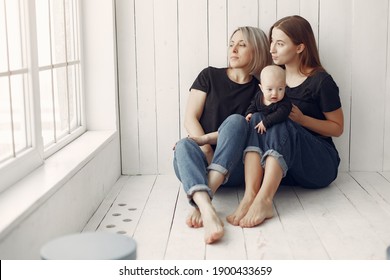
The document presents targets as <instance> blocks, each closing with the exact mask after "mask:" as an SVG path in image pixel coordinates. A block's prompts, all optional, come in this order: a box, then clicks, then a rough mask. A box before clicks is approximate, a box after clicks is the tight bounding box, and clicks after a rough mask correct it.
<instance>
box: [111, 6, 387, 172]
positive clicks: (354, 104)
mask: <svg viewBox="0 0 390 280" xmlns="http://www.w3.org/2000/svg"><path fill="white" fill-rule="evenodd" d="M116 4H117V30H118V76H119V91H120V108H121V135H122V138H121V140H122V164H123V168H122V171H123V173H125V174H137V173H141V174H148V173H169V172H172V171H173V170H172V157H173V153H172V146H173V144H174V142H175V141H176V140H177V139H179V138H180V137H183V136H186V135H187V133H186V131H185V129H184V128H183V116H184V111H185V108H186V102H187V97H188V90H189V87H190V86H191V84H192V82H193V81H194V80H195V78H196V76H197V75H198V73H199V72H200V71H201V70H202V69H203V68H205V67H207V66H208V65H212V66H216V67H224V66H226V63H227V58H226V54H227V44H228V38H229V36H230V34H231V32H232V31H233V30H234V29H235V28H237V27H238V26H244V25H252V26H259V27H260V28H262V29H263V30H264V31H265V32H266V33H267V34H268V32H269V28H270V26H271V25H272V24H273V23H274V22H275V21H276V20H277V19H280V18H282V17H284V16H287V15H293V14H300V15H302V16H303V17H305V18H306V19H307V20H308V21H309V22H310V23H311V25H312V28H313V31H314V33H315V36H316V39H317V43H318V47H319V50H320V56H321V61H322V63H323V65H324V67H325V68H326V69H327V70H328V72H329V73H330V74H331V75H332V77H333V78H334V80H335V81H336V83H337V84H338V86H339V88H340V96H341V100H342V105H343V110H344V117H345V129H344V134H343V135H342V136H341V137H339V138H337V139H335V143H336V145H337V147H338V149H339V151H340V156H341V158H342V162H341V166H340V169H341V170H343V171H344V170H353V171H359V170H367V171H369V170H371V171H372V170H375V171H382V170H389V169H390V148H388V146H389V145H386V143H390V113H388V112H389V111H390V78H389V76H390V75H389V74H388V73H390V70H389V69H390V46H389V45H390V39H389V38H390V23H389V22H390V20H389V0H378V1H376V2H375V5H373V4H372V2H370V1H364V0H346V1H337V0H327V1H319V0H212V1H210V0H209V1H208V0H198V1H192V0H169V1H158V0H132V1H131V0H130V1H127V0H116Z"/></svg>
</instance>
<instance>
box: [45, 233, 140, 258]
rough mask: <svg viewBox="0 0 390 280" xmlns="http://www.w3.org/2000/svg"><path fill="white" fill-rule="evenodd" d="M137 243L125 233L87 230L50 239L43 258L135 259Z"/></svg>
mask: <svg viewBox="0 0 390 280" xmlns="http://www.w3.org/2000/svg"><path fill="white" fill-rule="evenodd" d="M136 257H137V245H136V243H135V241H134V240H133V239H132V238H130V237H127V236H125V235H119V234H116V233H107V232H85V233H77V234H72V235H66V236H62V237H59V238H57V239H54V240H52V241H49V242H48V243H46V244H45V245H44V246H43V247H42V248H41V259H43V260H135V259H136Z"/></svg>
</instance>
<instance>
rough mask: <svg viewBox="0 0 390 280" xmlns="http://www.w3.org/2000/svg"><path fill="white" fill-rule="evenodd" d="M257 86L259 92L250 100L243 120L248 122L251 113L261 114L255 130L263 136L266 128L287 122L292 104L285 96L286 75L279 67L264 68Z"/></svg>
mask: <svg viewBox="0 0 390 280" xmlns="http://www.w3.org/2000/svg"><path fill="white" fill-rule="evenodd" d="M259 86H260V89H261V90H260V91H259V92H258V93H257V94H256V96H255V98H254V99H253V100H252V102H251V105H250V106H249V107H248V110H247V111H246V117H245V118H246V120H247V121H248V122H249V121H250V119H251V117H252V115H253V113H255V112H260V113H262V114H263V119H262V121H261V122H259V123H258V124H257V125H256V126H255V129H257V132H258V133H261V134H263V133H265V132H266V131H267V128H270V127H271V126H273V125H274V124H277V123H280V122H283V121H285V120H287V118H288V115H289V114H290V112H291V108H292V104H291V101H290V100H289V99H288V98H287V96H285V89H286V73H285V71H284V70H283V69H282V68H281V67H280V66H277V65H270V66H266V67H265V68H264V69H263V71H261V74H260V84H259Z"/></svg>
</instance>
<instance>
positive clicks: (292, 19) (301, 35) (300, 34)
mask: <svg viewBox="0 0 390 280" xmlns="http://www.w3.org/2000/svg"><path fill="white" fill-rule="evenodd" d="M274 28H278V29H280V30H281V31H283V32H284V33H285V34H286V35H287V36H288V37H289V38H290V39H291V41H292V42H293V43H294V44H295V45H297V46H298V45H300V44H303V45H304V46H305V48H304V50H303V51H302V53H300V56H299V70H300V72H301V73H302V74H304V75H307V76H310V75H312V74H314V73H315V72H317V71H319V70H324V68H323V67H322V65H321V61H320V56H319V54H318V49H317V45H316V40H315V37H314V33H313V29H312V28H311V26H310V23H309V22H308V21H307V20H306V19H304V18H303V17H301V16H297V15H294V16H288V17H284V18H282V19H280V20H278V21H277V22H275V24H274V25H273V26H272V27H271V29H270V32H269V38H270V40H271V35H272V30H273V29H274Z"/></svg>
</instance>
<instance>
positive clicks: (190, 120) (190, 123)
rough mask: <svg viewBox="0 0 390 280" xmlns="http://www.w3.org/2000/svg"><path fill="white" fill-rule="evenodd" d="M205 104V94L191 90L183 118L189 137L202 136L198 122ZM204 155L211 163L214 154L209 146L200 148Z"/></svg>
mask: <svg viewBox="0 0 390 280" xmlns="http://www.w3.org/2000/svg"><path fill="white" fill-rule="evenodd" d="M205 102H206V93H205V92H203V91H200V90H196V89H191V91H190V93H189V96H188V100H187V107H186V111H185V116H184V127H185V128H186V130H187V133H188V134H189V136H201V135H204V134H205V133H204V130H203V128H202V126H201V124H200V122H199V120H200V117H201V116H202V113H203V109H204V105H205ZM200 148H201V149H202V151H203V152H204V153H205V155H206V158H207V160H208V162H209V163H210V162H211V159H212V158H213V155H214V152H213V149H212V148H211V146H210V145H209V144H206V145H203V146H201V147H200Z"/></svg>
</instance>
